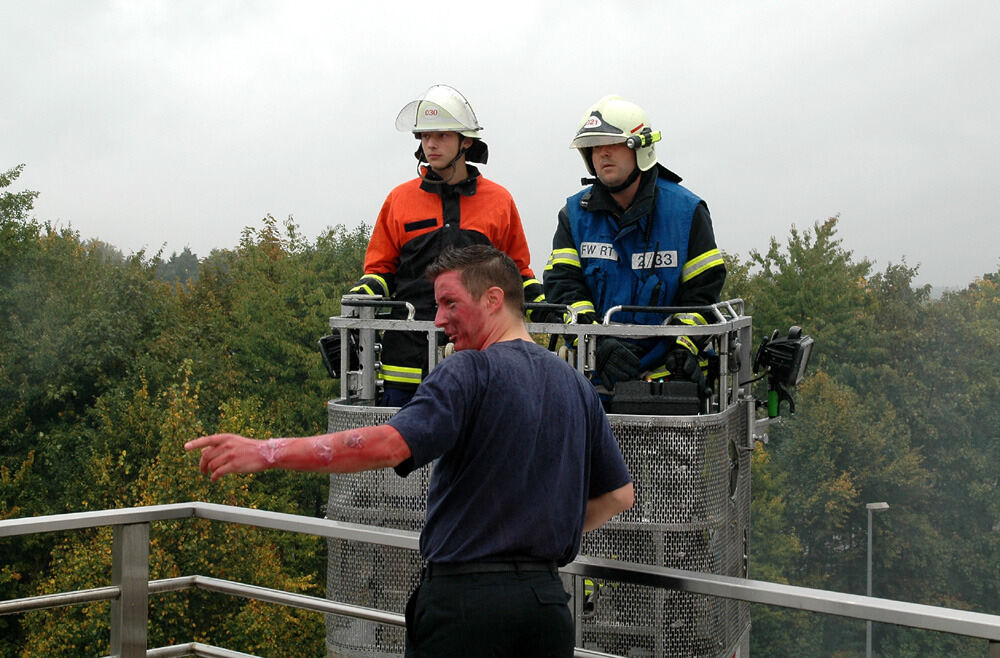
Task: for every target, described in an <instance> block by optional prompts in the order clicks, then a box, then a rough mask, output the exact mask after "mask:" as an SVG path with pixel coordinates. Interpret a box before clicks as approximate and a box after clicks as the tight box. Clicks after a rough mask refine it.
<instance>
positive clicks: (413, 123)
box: [396, 100, 480, 133]
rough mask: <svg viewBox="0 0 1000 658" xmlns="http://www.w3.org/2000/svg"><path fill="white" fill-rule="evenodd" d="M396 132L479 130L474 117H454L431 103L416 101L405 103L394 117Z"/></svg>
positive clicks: (469, 114)
mask: <svg viewBox="0 0 1000 658" xmlns="http://www.w3.org/2000/svg"><path fill="white" fill-rule="evenodd" d="M396 130H399V131H402V132H415V133H425V132H446V131H453V132H460V133H465V132H470V131H471V132H477V131H479V130H480V126H479V124H478V123H477V122H476V117H475V115H472V113H471V112H469V113H468V116H463V117H456V116H454V115H453V114H452V113H451V112H449V111H448V110H446V109H445V108H444V107H442V106H440V105H438V104H437V103H435V102H433V101H426V100H417V101H412V102H410V103H407V104H406V105H405V106H404V107H403V109H402V110H400V111H399V115H397V116H396Z"/></svg>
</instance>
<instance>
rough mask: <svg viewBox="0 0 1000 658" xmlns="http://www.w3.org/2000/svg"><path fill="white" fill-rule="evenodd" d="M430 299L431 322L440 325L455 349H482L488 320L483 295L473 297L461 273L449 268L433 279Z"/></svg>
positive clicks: (486, 333) (484, 296)
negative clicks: (433, 303)
mask: <svg viewBox="0 0 1000 658" xmlns="http://www.w3.org/2000/svg"><path fill="white" fill-rule="evenodd" d="M434 300H435V301H436V302H437V314H436V315H435V316H434V326H436V327H440V328H441V329H444V333H445V334H446V335H447V336H448V340H450V341H451V342H452V343H454V344H455V349H456V350H469V349H472V350H478V349H482V346H483V342H484V340H485V338H486V336H487V335H488V326H487V325H488V322H489V318H488V314H487V312H486V307H487V301H486V295H483V296H481V297H480V298H479V299H474V298H473V297H472V295H471V294H469V291H468V290H467V289H466V288H465V285H464V284H463V283H462V275H461V273H460V272H454V271H452V272H444V273H443V274H441V275H439V276H438V277H437V278H436V279H434Z"/></svg>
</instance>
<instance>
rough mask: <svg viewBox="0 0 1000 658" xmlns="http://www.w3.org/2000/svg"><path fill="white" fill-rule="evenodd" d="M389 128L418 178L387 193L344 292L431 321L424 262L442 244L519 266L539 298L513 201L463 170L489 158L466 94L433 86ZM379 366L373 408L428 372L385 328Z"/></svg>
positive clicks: (404, 338)
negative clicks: (485, 252)
mask: <svg viewBox="0 0 1000 658" xmlns="http://www.w3.org/2000/svg"><path fill="white" fill-rule="evenodd" d="M396 129H397V130H400V131H404V132H405V131H408V132H412V133H413V135H414V136H415V137H416V138H417V139H418V140H420V146H419V147H418V148H417V151H416V153H415V154H414V155H415V156H416V158H417V162H418V164H417V178H414V179H413V180H410V181H407V182H405V183H403V184H402V185H399V186H397V187H396V188H395V189H393V190H392V191H391V192H390V193H389V196H388V197H386V200H385V203H383V204H382V210H381V212H380V213H379V216H378V219H377V220H376V222H375V228H374V230H373V231H372V237H371V240H370V241H369V243H368V251H367V252H366V254H365V273H364V276H362V277H361V280H360V281H358V283H357V284H355V285H354V287H352V288H351V290H350V292H351V293H352V294H368V295H380V296H382V297H385V298H386V299H394V300H399V301H407V302H410V303H411V304H413V306H414V308H415V310H416V319H417V320H433V319H434V312H435V305H434V289H433V287H432V285H431V283H430V281H428V280H427V279H426V277H424V270H425V269H426V267H427V265H429V264H430V263H431V262H432V261H434V259H435V258H436V257H437V256H438V254H440V253H441V251H443V250H444V249H445V248H446V247H464V246H468V245H471V244H492V245H493V246H494V247H496V248H497V249H500V250H501V251H504V252H505V253H506V254H507V255H508V256H510V257H511V259H512V260H513V261H514V263H515V264H516V265H517V267H518V269H519V270H520V272H521V276H522V278H523V280H524V293H525V294H524V297H525V300H526V301H529V302H541V301H544V299H545V297H544V295H543V293H542V285H541V282H539V281H538V280H537V279H535V275H534V273H533V272H532V270H531V267H530V262H531V255H530V253H529V251H528V242H527V239H526V238H525V236H524V229H523V227H522V226H521V217H520V215H519V214H518V212H517V207H516V206H515V205H514V200H513V198H511V195H510V193H509V192H508V191H507V190H506V189H504V188H503V187H502V186H500V185H498V184H496V183H494V182H493V181H490V180H487V179H486V178H484V177H483V176H482V175H481V174H480V173H479V170H478V169H477V168H476V167H474V166H473V165H471V164H468V163H470V162H478V163H482V164H486V160H487V157H488V155H489V153H488V149H487V147H486V143H485V142H484V141H482V139H481V138H480V132H481V131H482V127H481V126H480V125H479V122H478V120H477V119H476V115H475V113H474V112H473V111H472V106H471V105H469V102H468V101H467V100H466V99H465V97H464V96H463V95H462V94H461V93H459V92H458V90H456V89H454V88H452V87H449V86H448V85H435V86H433V87H431V88H430V89H428V90H427V91H426V92H425V93H424V95H423V96H422V97H420V98H419V99H417V100H415V101H412V102H411V103H408V104H407V105H406V106H405V107H404V108H403V109H402V110H400V112H399V116H397V117H396ZM393 317H394V318H401V317H404V311H402V310H394V311H393ZM381 362H382V380H383V382H384V391H383V396H382V401H381V403H382V404H383V405H384V406H402V405H403V404H405V403H406V402H407V401H409V399H410V397H412V395H413V392H414V391H415V390H416V388H417V386H418V385H419V384H420V382H421V380H422V379H423V377H424V376H425V375H426V374H427V341H426V338H425V337H424V335H423V334H420V333H413V332H399V331H387V332H385V334H384V335H383V337H382V353H381Z"/></svg>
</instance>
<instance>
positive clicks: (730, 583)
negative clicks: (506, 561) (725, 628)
mask: <svg viewBox="0 0 1000 658" xmlns="http://www.w3.org/2000/svg"><path fill="white" fill-rule="evenodd" d="M185 518H198V519H208V520H212V521H222V522H225V523H241V524H244V525H252V526H256V527H259V528H267V529H271V530H283V531H287V532H301V533H306V534H311V535H316V536H321V537H335V538H339V539H353V540H357V541H364V542H369V543H377V544H385V545H390V546H397V547H401V548H408V549H411V550H417V547H418V539H419V536H418V533H416V532H409V531H404V530H393V529H386V528H375V527H372V526H363V525H357V524H353V523H343V522H338V521H332V520H329V519H317V518H310V517H302V516H295V515H292V514H282V513H278V512H268V511H263V510H255V509H246V508H240V507H230V506H226V505H216V504H212V503H201V502H191V503H177V504H173V505H156V506H152V507H134V508H128V509H118V510H105V511H94V512H80V513H75V514H60V515H55V516H42V517H30V518H21V519H7V520H2V521H0V537H16V536H21V535H30V534H36V533H41V532H54V531H64V530H81V529H85V528H93V527H103V526H112V527H113V540H112V584H111V585H110V586H108V587H99V588H94V589H89V590H81V591H74V592H63V593H56V594H46V595H41V596H34V597H29V598H24V599H14V600H9V601H0V614H14V613H21V612H26V611H30V610H40V609H44V608H52V607H58V606H63V605H72V604H77V603H87V602H93V601H108V600H110V601H111V602H112V611H111V653H112V655H114V656H119V657H121V658H138V657H140V656H143V657H145V656H158V657H168V656H188V655H196V656H218V657H227V658H228V657H234V656H235V657H246V656H248V654H244V653H239V652H235V651H230V650H227V649H222V648H219V647H213V646H209V645H205V644H201V643H197V642H192V643H190V644H183V645H175V646H171V647H160V648H156V649H149V650H147V648H146V627H147V623H148V619H147V610H148V596H149V595H150V594H158V593H162V592H168V591H177V590H183V589H192V588H196V589H202V590H206V591H212V592H217V593H223V594H230V595H235V596H241V597H245V598H252V599H257V600H261V601H266V602H270V603H278V604H281V605H290V606H294V607H298V608H303V609H307V610H314V611H316V612H323V613H330V614H337V615H348V616H353V617H360V618H363V619H368V620H371V621H377V622H380V623H386V624H393V625H403V623H404V621H403V616H402V615H400V614H396V613H391V612H386V611H383V610H374V609H371V608H363V607H360V606H352V605H345V604H342V603H337V602H334V601H329V600H327V599H323V598H319V597H313V596H306V595H302V594H294V593H291V592H284V591H281V590H274V589H269V588H265V587H257V586H254V585H247V584H244V583H237V582H232V581H227V580H221V579H218V578H212V577H209V576H185V577H180V578H171V579H166V580H155V581H149V524H150V523H151V522H153V521H164V520H172V519H185ZM562 571H563V572H564V573H568V574H573V575H577V576H586V577H590V578H604V579H609V580H617V581H621V582H628V583H635V584H639V585H647V586H651V587H663V588H667V589H676V590H680V591H685V592H692V593H696V594H703V595H707V596H718V597H723V598H727V599H736V600H740V601H749V602H751V603H761V604H765V605H775V606H780V607H785V608H793V609H797V610H804V611H809V612H818V613H821V614H828V615H837V616H841V617H850V618H854V619H865V620H871V621H876V622H880V623H888V624H896V625H900V626H908V627H911V628H918V629H923V630H931V631H939V632H943V633H950V634H955V635H964V636H968V637H974V638H979V639H983V640H986V641H987V642H988V655H989V658H1000V615H991V614H984V613H977V612H968V611H965V610H954V609H951V608H943V607H938V606H929V605H921V604H916V603H907V602H903V601H894V600H891V599H880V598H875V597H868V596H860V595H855V594H843V593H838V592H828V591H825V590H817V589H810V588H805V587H796V586H793V585H781V584H776V583H769V582H765V581H759V580H748V579H744V578H732V577H728V576H720V575H713V574H703V573H697V572H691V571H683V570H680V569H671V568H667V567H655V566H649V565H641V564H633V563H629V562H621V561H617V560H605V559H598V558H591V557H579V558H577V559H576V560H575V561H573V562H572V563H570V564H568V565H566V566H565V567H563V568H562ZM574 655H575V656H577V657H579V658H601V657H607V656H608V654H602V653H598V652H593V651H587V650H584V649H580V648H577V649H576V652H575V654H574Z"/></svg>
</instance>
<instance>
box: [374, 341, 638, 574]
mask: <svg viewBox="0 0 1000 658" xmlns="http://www.w3.org/2000/svg"><path fill="white" fill-rule="evenodd" d="M388 424H389V425H391V426H392V427H394V428H395V429H396V430H397V431H398V432H399V433H400V434H401V435H402V437H403V440H405V441H406V443H407V445H408V446H409V448H410V451H411V453H412V456H411V457H410V458H409V459H407V460H406V461H404V462H403V463H402V464H400V465H399V466H397V467H396V472H397V473H399V474H400V475H402V476H404V477H405V476H406V475H408V474H409V473H410V472H412V471H413V470H414V469H416V468H419V467H421V466H423V465H424V464H428V463H430V462H431V461H433V460H435V459H438V461H437V463H436V464H435V465H434V470H433V473H432V475H431V483H430V489H429V491H428V494H427V519H426V523H425V524H424V529H423V532H422V533H421V535H420V550H421V553H422V555H423V556H424V558H425V559H426V560H428V561H430V562H470V561H491V560H514V559H518V560H526V559H527V560H555V561H557V562H558V563H559V564H560V565H562V564H566V563H567V562H569V561H571V560H572V559H573V558H574V557H576V554H577V552H578V551H579V549H580V539H581V535H582V534H583V520H584V514H585V511H586V504H587V500H588V499H589V498H593V497H596V496H599V495H601V494H605V493H607V492H609V491H613V490H615V489H617V488H619V487H622V486H624V485H626V484H628V483H629V482H630V481H631V476H630V475H629V473H628V468H627V467H626V466H625V461H624V459H623V458H622V454H621V450H620V448H619V447H618V443H617V441H616V440H615V437H614V435H613V434H612V433H611V428H610V426H609V425H608V419H607V417H606V416H605V415H604V411H603V409H602V407H601V402H600V399H599V398H598V396H597V392H596V391H595V389H594V386H593V385H592V384H591V383H590V382H588V381H587V380H586V379H585V378H584V377H583V376H582V375H581V374H580V373H579V372H577V371H576V370H574V369H573V368H572V367H571V366H570V365H569V364H567V363H566V362H565V361H563V360H561V359H559V358H558V357H556V356H555V355H554V354H552V353H551V352H549V351H548V350H546V349H545V348H543V347H541V346H540V345H536V344H535V343H530V342H528V341H524V340H513V341H505V342H501V343H495V344H493V345H491V346H490V347H488V348H486V349H485V350H482V351H476V350H463V351H461V352H457V353H456V354H454V355H452V356H450V357H448V358H447V359H445V360H444V361H442V362H441V363H440V364H439V365H438V366H437V367H436V368H434V370H433V371H431V373H430V374H429V375H428V376H427V377H426V378H425V379H424V381H423V382H422V383H421V384H420V388H418V389H417V392H416V395H414V397H413V399H412V400H411V401H410V402H409V403H408V404H406V405H405V406H404V407H403V408H402V409H400V410H399V412H398V413H397V414H396V415H395V416H393V417H392V418H391V419H390V420H389V421H388Z"/></svg>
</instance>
